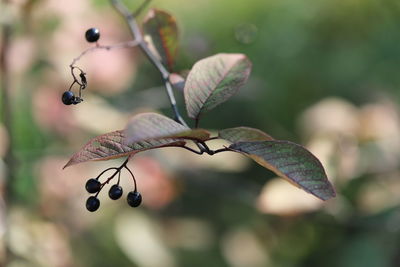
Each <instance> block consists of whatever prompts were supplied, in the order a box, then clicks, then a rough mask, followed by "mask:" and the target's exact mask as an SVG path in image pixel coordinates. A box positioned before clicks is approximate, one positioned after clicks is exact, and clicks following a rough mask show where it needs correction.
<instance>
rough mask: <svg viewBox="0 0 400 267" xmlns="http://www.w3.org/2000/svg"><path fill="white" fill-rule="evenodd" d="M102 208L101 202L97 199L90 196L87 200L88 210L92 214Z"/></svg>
mask: <svg viewBox="0 0 400 267" xmlns="http://www.w3.org/2000/svg"><path fill="white" fill-rule="evenodd" d="M99 207H100V200H99V199H98V198H97V197H94V196H90V197H89V198H88V199H87V200H86V209H87V210H88V211H90V212H93V211H96V210H98V209H99Z"/></svg>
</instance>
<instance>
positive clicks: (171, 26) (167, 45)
mask: <svg viewBox="0 0 400 267" xmlns="http://www.w3.org/2000/svg"><path fill="white" fill-rule="evenodd" d="M143 31H144V35H145V37H150V39H151V42H152V44H153V45H154V48H155V49H156V50H157V52H158V54H159V55H160V57H161V62H162V63H163V64H164V65H165V66H167V67H168V68H169V69H170V70H172V68H173V65H174V62H175V57H176V55H177V52H178V27H177V25H176V20H175V18H174V17H173V16H172V15H170V14H169V13H167V12H165V11H163V10H159V9H151V10H150V11H149V12H148V13H147V15H146V17H145V19H144V22H143Z"/></svg>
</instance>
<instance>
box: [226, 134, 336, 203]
mask: <svg viewBox="0 0 400 267" xmlns="http://www.w3.org/2000/svg"><path fill="white" fill-rule="evenodd" d="M229 148H230V149H232V150H234V151H236V152H240V153H242V154H244V155H245V156H247V157H249V158H251V159H253V160H254V161H256V162H257V163H258V164H260V165H261V166H263V167H265V168H267V169H269V170H271V171H273V172H275V173H276V174H278V175H279V176H281V177H283V178H285V179H287V180H288V181H289V182H291V183H293V184H294V185H296V186H298V187H300V188H302V189H303V190H305V191H306V192H308V193H310V194H313V195H314V196H316V197H318V198H320V199H322V200H328V199H330V198H332V197H334V196H335V195H336V194H335V190H334V189H333V187H332V185H331V183H330V182H329V181H328V178H327V176H326V174H325V170H324V168H323V166H322V164H321V162H320V161H319V160H318V159H317V158H316V157H315V156H314V155H313V154H312V153H311V152H309V151H308V150H307V149H305V148H304V147H302V146H300V145H298V144H295V143H292V142H289V141H278V140H274V141H254V142H239V143H235V144H232V145H231V146H230V147H229Z"/></svg>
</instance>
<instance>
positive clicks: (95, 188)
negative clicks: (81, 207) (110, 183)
mask: <svg viewBox="0 0 400 267" xmlns="http://www.w3.org/2000/svg"><path fill="white" fill-rule="evenodd" d="M85 188H86V191H88V193H97V192H99V191H100V188H101V183H100V182H99V181H97V180H96V179H93V178H91V179H89V180H88V181H87V182H86V185H85Z"/></svg>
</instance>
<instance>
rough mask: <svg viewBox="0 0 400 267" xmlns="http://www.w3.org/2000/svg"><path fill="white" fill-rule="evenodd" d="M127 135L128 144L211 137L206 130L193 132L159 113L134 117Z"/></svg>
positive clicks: (203, 139)
mask: <svg viewBox="0 0 400 267" xmlns="http://www.w3.org/2000/svg"><path fill="white" fill-rule="evenodd" d="M126 135H127V137H126V142H127V143H133V142H138V141H143V140H153V139H159V138H175V139H192V140H200V141H205V140H207V139H209V137H210V133H209V132H208V131H206V130H203V129H193V130H192V129H190V128H188V127H186V126H183V125H182V124H180V123H178V122H176V121H174V120H172V119H170V118H168V117H166V116H163V115H160V114H157V113H141V114H138V115H136V116H134V117H133V118H132V119H131V120H130V121H129V123H128V125H127V127H126Z"/></svg>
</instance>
